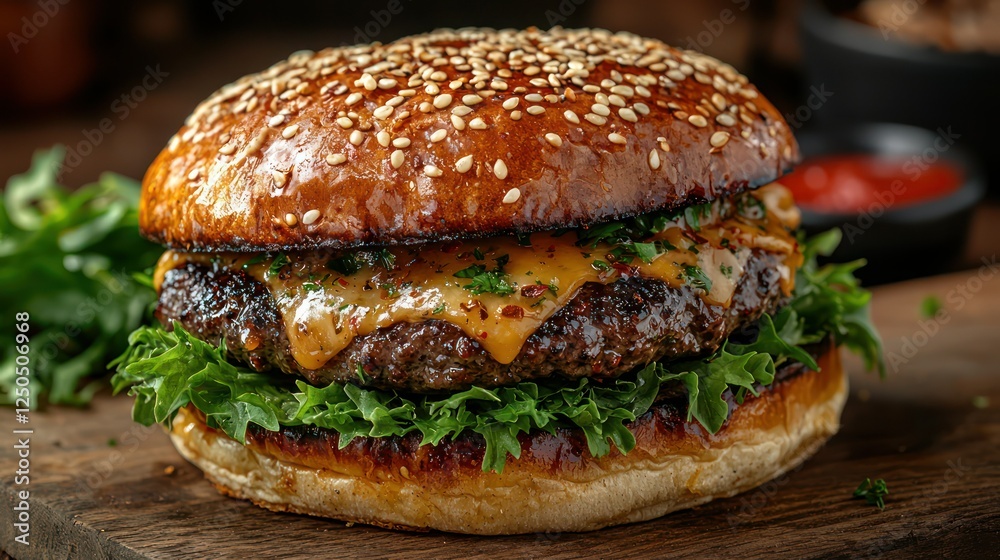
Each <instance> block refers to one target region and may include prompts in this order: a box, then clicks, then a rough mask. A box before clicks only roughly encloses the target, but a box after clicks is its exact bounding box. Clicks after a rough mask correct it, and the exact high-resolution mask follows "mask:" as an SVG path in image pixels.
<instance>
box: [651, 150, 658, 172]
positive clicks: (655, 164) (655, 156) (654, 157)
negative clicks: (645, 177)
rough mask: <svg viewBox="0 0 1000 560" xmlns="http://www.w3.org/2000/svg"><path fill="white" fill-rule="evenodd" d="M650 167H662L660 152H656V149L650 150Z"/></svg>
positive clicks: (653, 168)
mask: <svg viewBox="0 0 1000 560" xmlns="http://www.w3.org/2000/svg"><path fill="white" fill-rule="evenodd" d="M649 168H650V169H652V170H653V171H656V170H657V169H659V168H660V154H658V153H656V149H655V148H654V149H652V150H649Z"/></svg>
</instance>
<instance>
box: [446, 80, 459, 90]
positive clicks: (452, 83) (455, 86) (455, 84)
mask: <svg viewBox="0 0 1000 560" xmlns="http://www.w3.org/2000/svg"><path fill="white" fill-rule="evenodd" d="M448 87H450V88H451V89H458V88H460V87H462V80H452V81H450V82H448Z"/></svg>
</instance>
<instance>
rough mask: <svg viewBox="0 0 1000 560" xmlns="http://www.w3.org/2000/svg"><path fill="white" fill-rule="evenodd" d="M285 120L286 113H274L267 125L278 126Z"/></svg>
mask: <svg viewBox="0 0 1000 560" xmlns="http://www.w3.org/2000/svg"><path fill="white" fill-rule="evenodd" d="M284 122H285V115H274V116H273V117H271V118H270V119H268V121H267V126H270V127H278V126H280V125H282V124H284Z"/></svg>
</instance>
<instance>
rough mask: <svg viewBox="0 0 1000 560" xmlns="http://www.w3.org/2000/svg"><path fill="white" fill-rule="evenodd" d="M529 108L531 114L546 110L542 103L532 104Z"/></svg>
mask: <svg viewBox="0 0 1000 560" xmlns="http://www.w3.org/2000/svg"><path fill="white" fill-rule="evenodd" d="M527 110H528V114H529V115H541V114H542V113H544V112H545V107H542V106H541V105H532V106H531V107H528V109H527Z"/></svg>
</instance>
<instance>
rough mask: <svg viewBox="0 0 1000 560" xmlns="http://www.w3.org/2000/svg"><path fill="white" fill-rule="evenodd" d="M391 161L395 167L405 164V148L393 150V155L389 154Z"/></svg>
mask: <svg viewBox="0 0 1000 560" xmlns="http://www.w3.org/2000/svg"><path fill="white" fill-rule="evenodd" d="M389 163H391V164H392V167H393V169H399V166H400V165H403V150H396V151H394V152H392V155H391V156H389Z"/></svg>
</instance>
